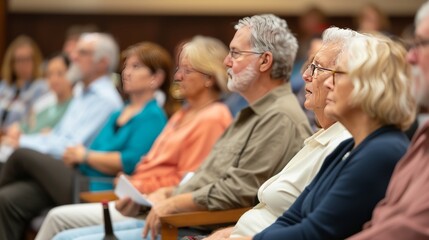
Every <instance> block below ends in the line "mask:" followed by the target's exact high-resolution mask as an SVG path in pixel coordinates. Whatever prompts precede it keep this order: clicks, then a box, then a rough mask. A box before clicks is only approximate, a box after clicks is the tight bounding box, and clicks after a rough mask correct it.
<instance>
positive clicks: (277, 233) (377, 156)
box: [244, 35, 415, 240]
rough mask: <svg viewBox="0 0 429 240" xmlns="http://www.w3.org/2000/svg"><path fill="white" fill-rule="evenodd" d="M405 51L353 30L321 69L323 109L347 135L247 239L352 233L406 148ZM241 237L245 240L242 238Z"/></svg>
mask: <svg viewBox="0 0 429 240" xmlns="http://www.w3.org/2000/svg"><path fill="white" fill-rule="evenodd" d="M405 54H406V52H405V49H403V48H402V46H400V45H399V44H397V43H394V42H393V41H392V40H389V39H384V38H378V37H372V36H364V35H362V36H357V37H354V38H352V39H350V40H349V41H348V42H347V43H346V45H345V46H344V48H343V49H342V51H341V53H340V55H339V57H338V59H337V62H336V66H335V67H334V68H332V69H328V68H323V67H320V66H317V65H316V66H313V67H312V70H314V71H315V74H322V73H326V72H329V73H330V77H329V78H327V79H326V80H325V83H324V84H325V86H326V87H327V88H328V89H329V93H328V96H327V106H326V107H325V110H324V111H325V114H326V115H327V116H329V117H330V118H333V119H335V120H337V121H338V122H340V123H341V124H343V125H344V126H345V128H346V129H347V130H348V131H349V132H350V133H351V134H352V138H351V139H348V140H345V141H344V142H342V143H341V144H340V145H339V146H338V147H337V148H336V149H335V150H334V151H333V152H332V154H330V155H329V156H328V157H327V158H326V159H325V161H324V163H323V165H322V167H321V170H320V171H319V173H318V174H317V175H316V177H315V178H314V179H313V181H312V182H311V183H310V185H308V186H307V187H306V189H305V190H304V192H303V193H302V194H301V195H300V196H299V197H298V198H297V200H296V201H295V202H294V203H293V205H292V206H291V207H290V208H289V209H288V210H287V211H286V212H285V213H284V214H283V215H282V216H281V217H280V218H278V219H277V221H276V222H275V223H273V224H272V225H271V226H269V227H268V228H266V229H265V230H264V231H262V232H260V233H259V234H257V235H255V236H254V237H253V239H257V240H259V239H270V240H275V239H294V240H295V239H330V240H331V239H344V238H346V237H348V236H350V235H352V234H354V233H356V232H358V231H359V230H360V229H361V227H362V224H363V223H365V222H366V221H368V220H369V219H370V218H371V212H372V210H373V209H374V207H375V205H376V204H377V202H378V201H379V200H380V199H382V198H383V197H384V194H385V192H386V188H387V184H388V182H389V180H390V177H391V174H392V172H393V169H394V167H395V165H396V163H397V162H398V161H399V159H400V158H401V157H402V155H403V154H404V153H405V151H406V149H407V147H408V144H409V142H408V139H407V137H406V136H405V135H404V133H403V132H402V131H401V130H403V129H406V128H407V127H408V126H409V125H410V124H411V122H412V121H413V117H414V115H415V102H414V100H413V97H412V96H411V94H412V93H411V92H412V89H411V86H410V84H409V83H408V77H409V66H408V65H407V63H406V61H405ZM244 239H250V237H249V238H244Z"/></svg>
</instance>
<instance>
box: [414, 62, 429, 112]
mask: <svg viewBox="0 0 429 240" xmlns="http://www.w3.org/2000/svg"><path fill="white" fill-rule="evenodd" d="M411 72H412V78H413V92H414V98H415V99H416V101H417V103H418V104H419V105H421V106H425V107H429V86H428V85H429V84H428V80H427V79H425V77H424V75H423V73H422V71H421V70H420V68H418V67H416V66H413V67H412V68H411Z"/></svg>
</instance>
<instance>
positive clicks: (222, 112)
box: [198, 102, 232, 122]
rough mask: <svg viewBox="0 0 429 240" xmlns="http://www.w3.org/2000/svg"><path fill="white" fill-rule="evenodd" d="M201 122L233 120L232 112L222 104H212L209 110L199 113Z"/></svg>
mask: <svg viewBox="0 0 429 240" xmlns="http://www.w3.org/2000/svg"><path fill="white" fill-rule="evenodd" d="M198 118H199V119H200V121H213V122H215V121H219V120H228V121H231V120H232V116H231V112H230V111H229V109H228V107H227V106H226V105H225V104H224V103H221V102H216V103H213V104H210V106H208V107H207V108H205V109H204V110H202V111H200V112H199V113H198Z"/></svg>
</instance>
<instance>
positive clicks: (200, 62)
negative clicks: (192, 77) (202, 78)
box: [180, 35, 228, 93]
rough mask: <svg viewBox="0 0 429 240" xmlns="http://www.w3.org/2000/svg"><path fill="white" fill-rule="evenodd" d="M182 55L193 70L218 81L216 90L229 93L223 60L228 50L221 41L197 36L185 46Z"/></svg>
mask: <svg viewBox="0 0 429 240" xmlns="http://www.w3.org/2000/svg"><path fill="white" fill-rule="evenodd" d="M180 55H182V56H184V57H185V56H186V57H187V58H188V61H189V63H190V64H191V66H192V67H193V68H195V69H196V70H198V71H201V72H203V73H206V74H208V75H210V76H212V77H213V78H214V79H215V80H216V85H215V88H214V89H215V90H216V91H218V92H219V93H221V92H227V91H228V88H227V86H226V84H227V80H228V75H227V71H226V66H225V65H224V64H223V60H224V59H225V57H226V55H228V48H227V47H226V45H225V44H224V43H223V42H221V41H220V40H218V39H216V38H212V37H206V36H199V35H198V36H195V37H193V38H192V40H190V41H189V42H186V43H184V44H183V46H182V48H181V52H180Z"/></svg>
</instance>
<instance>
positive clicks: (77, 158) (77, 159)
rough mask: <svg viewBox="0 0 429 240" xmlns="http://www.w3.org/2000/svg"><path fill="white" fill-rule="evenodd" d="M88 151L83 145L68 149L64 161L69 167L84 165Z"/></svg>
mask: <svg viewBox="0 0 429 240" xmlns="http://www.w3.org/2000/svg"><path fill="white" fill-rule="evenodd" d="M86 152H87V149H86V148H85V147H84V146H83V145H76V146H74V147H68V148H66V150H65V152H64V154H63V161H64V163H65V164H66V165H67V166H74V165H76V164H79V163H83V162H84V160H85V155H86Z"/></svg>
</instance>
